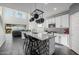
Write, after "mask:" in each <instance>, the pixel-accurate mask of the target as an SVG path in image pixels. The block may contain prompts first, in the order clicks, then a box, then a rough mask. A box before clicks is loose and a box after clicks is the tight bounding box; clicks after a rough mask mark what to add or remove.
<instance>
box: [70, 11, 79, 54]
mask: <svg viewBox="0 0 79 59" xmlns="http://www.w3.org/2000/svg"><path fill="white" fill-rule="evenodd" d="M70 38H71V39H70V46H71V47H70V48H71V49H72V50H74V51H75V52H76V53H78V54H79V12H77V13H75V14H72V15H70Z"/></svg>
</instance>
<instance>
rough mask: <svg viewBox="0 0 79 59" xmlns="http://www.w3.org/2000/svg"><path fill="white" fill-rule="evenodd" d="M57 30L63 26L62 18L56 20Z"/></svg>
mask: <svg viewBox="0 0 79 59" xmlns="http://www.w3.org/2000/svg"><path fill="white" fill-rule="evenodd" d="M55 23H56V28H60V25H61V16H59V17H56V18H55Z"/></svg>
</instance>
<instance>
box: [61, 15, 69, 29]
mask: <svg viewBox="0 0 79 59" xmlns="http://www.w3.org/2000/svg"><path fill="white" fill-rule="evenodd" d="M61 22H62V23H61V24H62V28H68V27H69V14H66V15H63V16H62V17H61Z"/></svg>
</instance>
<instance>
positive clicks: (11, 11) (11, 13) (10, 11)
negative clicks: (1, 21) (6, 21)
mask: <svg viewBox="0 0 79 59" xmlns="http://www.w3.org/2000/svg"><path fill="white" fill-rule="evenodd" d="M13 13H14V12H13V10H12V9H10V8H5V9H4V16H8V17H10V16H13Z"/></svg>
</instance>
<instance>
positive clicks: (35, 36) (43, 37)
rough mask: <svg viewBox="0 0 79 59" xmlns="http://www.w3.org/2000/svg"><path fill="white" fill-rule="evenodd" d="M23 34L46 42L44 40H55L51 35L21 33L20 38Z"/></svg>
mask: <svg viewBox="0 0 79 59" xmlns="http://www.w3.org/2000/svg"><path fill="white" fill-rule="evenodd" d="M24 33H26V34H27V35H30V36H32V37H34V38H36V39H39V40H46V39H50V38H55V36H54V35H53V33H51V34H47V33H33V32H26V31H22V36H24Z"/></svg>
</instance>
